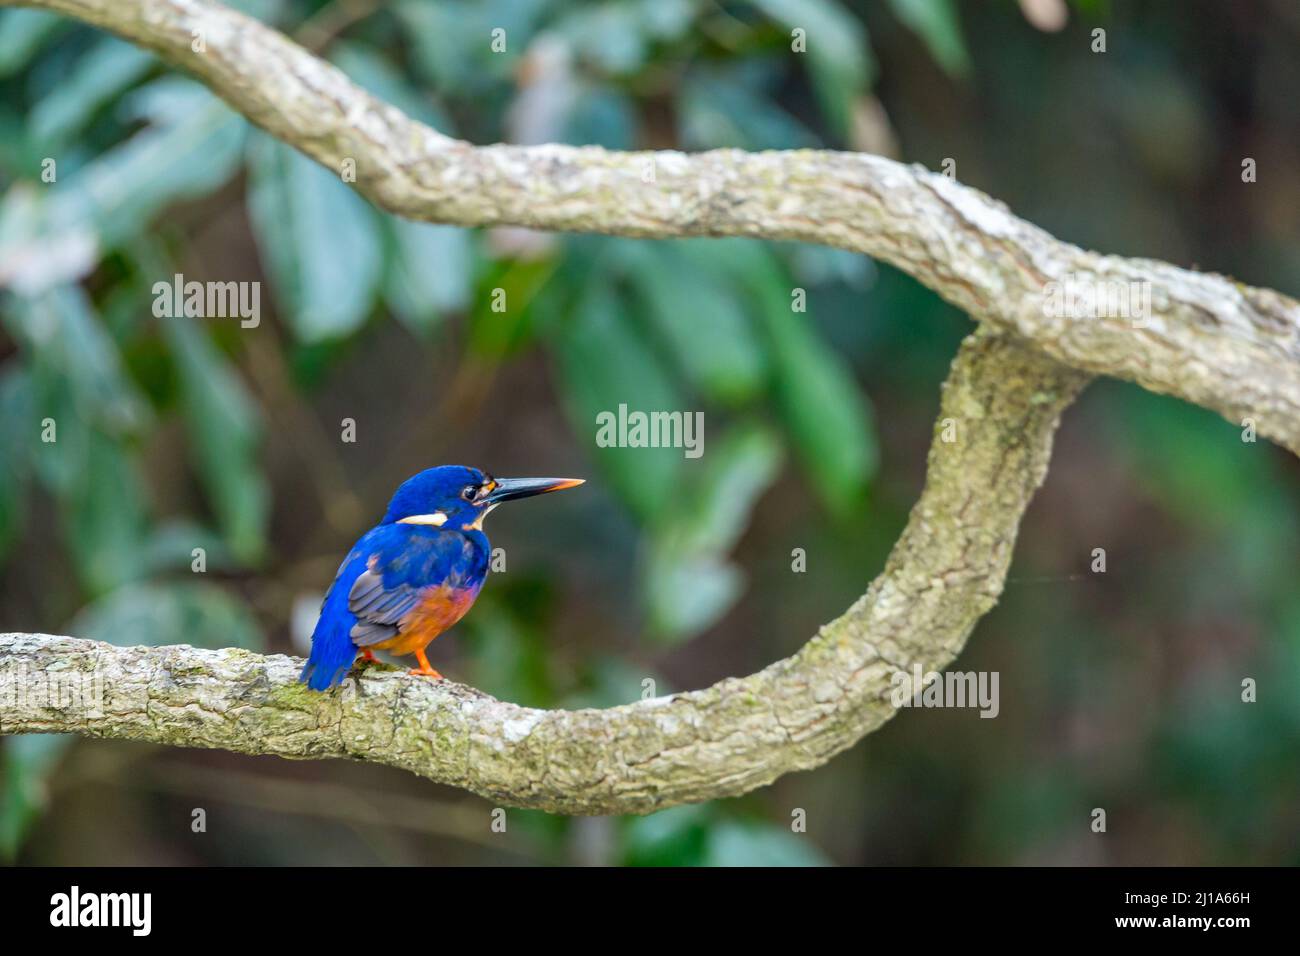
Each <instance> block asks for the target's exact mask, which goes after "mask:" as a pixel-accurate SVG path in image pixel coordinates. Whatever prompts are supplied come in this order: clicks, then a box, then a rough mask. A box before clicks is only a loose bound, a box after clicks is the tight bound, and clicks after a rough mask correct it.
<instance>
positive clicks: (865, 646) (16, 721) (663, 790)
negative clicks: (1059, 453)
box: [0, 334, 1086, 814]
mask: <svg viewBox="0 0 1300 956" xmlns="http://www.w3.org/2000/svg"><path fill="white" fill-rule="evenodd" d="M1085 379H1086V376H1084V375H1083V374H1082V373H1079V372H1076V371H1074V370H1071V369H1066V368H1064V367H1063V366H1061V365H1059V364H1058V363H1056V362H1055V361H1053V360H1051V359H1049V358H1047V357H1045V356H1043V355H1042V354H1041V353H1039V352H1038V351H1037V350H1035V349H1032V348H1030V347H1028V346H1027V345H1025V344H1024V343H1022V342H1019V341H1016V340H1013V339H1011V338H1009V337H1006V336H998V335H994V334H980V335H975V336H972V337H971V338H969V339H967V341H966V343H965V344H964V345H963V347H962V350H961V352H960V354H959V355H958V357H957V360H956V361H955V362H954V364H953V368H952V372H951V374H950V376H949V378H948V381H947V383H946V384H945V385H944V393H943V403H942V409H941V411H940V415H939V421H938V422H937V423H936V426H935V438H934V442H933V444H932V446H931V449H930V457H929V465H928V471H927V475H926V485H925V490H924V492H923V493H922V495H921V498H920V500H919V501H918V502H917V504H916V506H915V508H914V509H913V510H912V515H911V519H910V520H909V522H908V525H907V528H906V530H905V531H904V532H903V534H902V537H901V538H900V539H899V541H898V543H897V544H896V545H895V547H894V550H893V553H892V554H891V556H890V558H889V561H888V563H887V565H886V567H885V570H884V572H883V573H882V574H881V575H880V576H879V577H878V578H877V579H876V580H875V582H874V583H873V584H872V585H871V587H870V589H869V590H868V591H867V593H866V594H865V595H864V596H863V597H862V598H861V599H860V600H859V601H858V602H857V603H856V604H854V605H853V607H851V608H850V609H849V610H848V611H846V612H845V613H844V614H843V615H842V616H841V617H840V618H838V619H837V620H835V621H832V622H831V623H830V624H827V625H826V626H825V627H823V628H822V629H821V631H820V633H818V634H817V636H816V637H814V638H813V639H812V640H810V641H809V642H808V643H807V644H805V645H804V647H803V648H802V649H801V650H800V651H799V652H798V653H797V654H795V655H794V656H792V657H789V658H787V659H785V660H782V661H778V662H777V663H775V664H773V665H771V666H770V667H767V668H766V669H764V670H762V671H760V672H758V673H757V674H752V675H750V676H749V677H744V678H730V679H727V680H724V681H721V682H719V683H717V684H715V685H713V686H712V687H709V688H706V689H704V690H697V691H692V692H690V693H684V694H675V695H673V696H671V697H661V698H657V699H655V700H647V701H638V702H636V703H632V704H627V705H624V706H621V707H614V708H609V709H606V710H579V711H545V710H535V709H531V708H527V707H519V706H516V705H514V704H508V703H504V702H502V701H498V700H495V699H493V698H491V697H488V696H487V695H485V694H482V693H480V692H478V691H475V690H472V689H470V688H468V687H463V686H461V685H458V684H453V683H450V682H445V681H444V682H432V681H429V680H427V679H425V678H420V677H411V676H409V675H407V674H404V673H397V672H393V671H388V670H384V671H370V672H363V673H361V674H359V675H358V676H354V677H353V678H349V679H348V681H347V682H346V684H345V685H344V687H343V688H342V689H341V690H340V691H337V692H333V693H328V694H318V693H314V692H312V691H308V690H307V689H306V688H304V687H303V686H302V685H300V684H298V683H296V678H297V674H298V670H299V668H300V667H301V666H302V662H301V661H300V660H296V659H294V658H289V657H284V656H280V655H273V656H267V657H264V656H261V655H258V654H253V653H251V652H248V651H244V650H233V649H232V650H223V651H209V650H197V649H195V648H192V647H183V646H182V647H163V648H148V647H117V646H114V645H110V644H102V643H96V642H92V641H84V640H78V639H75V638H70V637H50V636H47V635H40V634H6V635H2V636H0V734H12V733H43V732H52V731H71V732H74V733H80V734H85V735H87V736H92V737H122V738H129V739H133V740H150V741H155V742H158V743H164V744H172V745H175V746H181V747H215V748H221V749H224V750H233V751H237V752H240V753H250V754H276V755H278V756H281V757H290V758H321V757H352V758H355V759H359V760H370V761H374V762H377V763H385V764H390V765H392V766H395V767H401V768H404V769H406V770H410V771H412V772H414V773H418V774H421V775H423V776H425V777H428V778H429V779H431V780H436V781H438V782H439V783H446V784H451V785H453V786H457V787H463V788H464V789H466V790H470V791H473V792H474V793H478V794H481V795H482V796H484V797H487V798H489V799H492V800H497V801H499V802H501V803H506V804H510V805H514V806H527V807H538V808H541V809H544V810H551V811H554V812H560V813H575V814H578V813H582V814H594V813H645V812H649V811H651V810H656V809H659V808H662V807H667V806H672V805H674V804H679V803H686V802H693V801H699V800H707V799H711V798H715V797H725V796H730V795H734V794H739V793H743V792H745V791H747V790H751V789H753V788H755V787H759V786H762V785H764V784H767V783H770V782H771V781H773V780H775V779H776V778H777V777H779V776H781V775H782V774H785V773H788V772H790V771H792V770H804V769H807V768H810V767H815V766H817V765H819V764H821V763H824V762H825V761H826V760H828V759H830V757H831V756H832V755H834V754H836V753H838V752H839V751H841V750H843V749H845V748H846V747H849V746H851V745H852V744H853V743H854V742H856V741H857V740H859V739H860V738H861V737H862V736H863V735H864V734H867V733H870V732H871V731H872V730H874V729H876V728H877V727H879V726H880V725H881V724H882V723H884V722H885V721H886V720H888V719H889V718H890V717H891V716H893V714H894V707H893V705H892V703H891V701H890V692H891V680H892V678H893V675H894V674H895V673H896V672H897V671H899V670H903V671H905V672H908V673H910V672H911V668H912V666H913V665H914V664H919V665H920V666H921V668H922V670H924V671H929V670H938V669H941V668H943V667H945V666H946V665H947V664H948V663H949V662H950V661H952V659H953V658H954V657H955V656H956V655H957V653H958V652H959V651H960V650H961V648H962V645H963V644H964V643H965V641H966V637H967V635H968V634H969V633H970V631H971V629H972V628H973V627H974V626H975V622H976V621H977V620H979V618H980V617H981V616H982V615H983V614H984V613H985V612H986V611H988V610H989V609H990V608H991V607H993V605H994V604H995V603H996V602H997V597H998V594H999V593H1000V592H1001V590H1002V583H1003V579H1004V577H1005V575H1006V570H1007V566H1008V565H1009V563H1010V561H1011V551H1012V547H1013V546H1014V543H1015V538H1016V530H1017V528H1018V527H1019V524H1020V519H1021V516H1022V515H1023V513H1024V510H1025V507H1026V505H1028V503H1029V500H1030V498H1031V497H1032V495H1033V493H1034V491H1035V489H1037V487H1038V485H1039V484H1040V483H1041V481H1042V478H1043V475H1044V474H1045V473H1046V470H1047V462H1048V457H1049V455H1050V452H1051V444H1052V435H1053V433H1054V432H1055V429H1056V424H1057V420H1058V417H1059V415H1060V413H1061V411H1062V410H1063V409H1064V408H1065V406H1067V405H1068V404H1069V403H1070V402H1071V401H1072V400H1073V399H1074V397H1075V395H1076V394H1077V393H1078V391H1079V389H1080V388H1081V387H1082V385H1083V384H1084V381H1085ZM945 420H951V425H949V426H947V427H948V428H949V429H950V430H949V432H948V435H947V437H955V440H954V441H950V442H948V441H944V440H943V438H944V437H945V435H944V429H945V424H944V422H945ZM951 429H955V435H953V434H952V432H951ZM122 639H123V641H128V640H130V635H128V634H124V635H122ZM92 680H98V681H99V685H98V686H100V687H102V691H103V696H102V712H100V710H99V709H97V705H96V704H95V697H94V695H92V694H84V695H80V696H78V695H69V694H66V693H53V692H50V691H49V690H48V688H49V687H52V686H56V685H57V686H60V687H65V688H66V687H68V686H73V687H78V686H86V682H87V681H92Z"/></svg>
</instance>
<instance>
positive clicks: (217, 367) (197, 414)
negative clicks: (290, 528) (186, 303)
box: [162, 318, 269, 562]
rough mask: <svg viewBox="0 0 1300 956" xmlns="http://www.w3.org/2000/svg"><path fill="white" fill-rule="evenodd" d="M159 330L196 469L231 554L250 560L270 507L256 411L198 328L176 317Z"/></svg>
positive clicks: (262, 541) (257, 553)
mask: <svg viewBox="0 0 1300 956" xmlns="http://www.w3.org/2000/svg"><path fill="white" fill-rule="evenodd" d="M162 327H163V329H164V332H165V335H166V338H167V342H168V346H169V347H170V349H171V353H172V356H173V359H174V360H175V362H176V366H177V370H178V372H179V379H180V386H181V394H182V397H183V401H184V407H185V417H186V419H187V421H188V423H189V428H188V430H187V434H188V436H189V438H190V444H191V449H192V452H193V455H194V465H195V470H196V471H197V472H198V475H199V479H200V480H201V481H202V482H203V485H204V487H205V488H206V489H207V492H208V497H209V498H210V499H211V501H212V504H213V508H214V510H215V511H216V515H217V519H218V522H219V524H220V526H221V529H222V532H223V534H224V535H225V539H226V542H227V543H228V544H229V546H230V550H231V553H232V554H233V555H234V556H235V557H236V558H237V559H238V560H240V561H246V562H251V561H255V560H256V559H257V558H258V557H259V556H260V555H261V553H262V549H263V547H264V545H265V532H266V519H267V507H268V503H269V494H268V491H267V486H266V480H265V479H264V478H263V476H262V473H261V471H260V469H259V468H258V466H257V440H258V420H257V411H256V408H255V406H254V405H253V402H252V400H251V399H250V398H249V396H248V394H247V392H246V391H245V390H244V386H243V383H242V382H240V380H239V378H238V377H237V376H235V375H234V374H233V372H232V371H231V370H230V368H229V367H228V365H227V364H226V362H225V360H224V359H223V358H222V357H221V355H220V354H219V353H218V352H217V350H216V349H215V348H213V346H212V343H211V342H210V341H209V340H208V338H207V336H206V335H204V334H203V332H202V330H201V329H200V327H199V326H197V325H196V324H194V323H193V322H191V321H190V320H188V319H185V318H179V319H171V320H164V321H163V322H162Z"/></svg>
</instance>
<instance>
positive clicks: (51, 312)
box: [4, 287, 151, 494]
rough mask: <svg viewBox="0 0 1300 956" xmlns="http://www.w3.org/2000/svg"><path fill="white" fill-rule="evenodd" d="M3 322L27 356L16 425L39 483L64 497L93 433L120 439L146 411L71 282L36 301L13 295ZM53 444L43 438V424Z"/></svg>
mask: <svg viewBox="0 0 1300 956" xmlns="http://www.w3.org/2000/svg"><path fill="white" fill-rule="evenodd" d="M4 321H5V324H6V326H7V327H8V328H9V329H10V331H11V332H12V333H13V335H14V337H15V339H17V340H18V341H19V343H20V344H21V346H22V348H23V351H24V353H26V355H27V356H28V359H27V362H28V366H29V368H30V371H31V387H32V400H31V401H32V414H31V416H30V417H29V418H28V419H27V420H26V421H25V422H22V423H21V428H22V434H23V435H24V436H25V438H24V439H23V440H24V441H26V442H28V443H29V445H28V447H29V448H31V450H32V454H31V459H32V461H33V463H34V465H35V468H36V472H37V474H38V475H39V476H40V478H41V480H42V481H43V482H44V483H45V484H46V485H47V486H48V487H50V488H51V489H52V490H54V491H55V492H56V493H59V494H63V493H66V492H67V490H68V489H69V488H70V487H71V486H72V485H74V484H75V483H76V482H78V481H84V480H85V475H86V472H87V469H88V468H89V452H88V450H87V446H88V442H89V436H90V434H91V433H92V431H95V432H99V433H100V434H102V435H106V436H118V437H125V436H130V435H134V434H136V433H138V432H140V431H142V430H143V428H144V427H145V425H146V424H147V423H148V422H149V420H150V418H151V414H150V411H149V407H148V405H147V404H146V403H145V401H144V399H143V398H142V397H141V396H140V394H139V392H138V390H137V389H136V387H135V385H134V383H133V382H132V381H131V380H130V379H129V377H128V376H127V374H126V370H125V368H124V367H123V364H122V360H121V355H120V353H119V352H118V348H117V344H116V343H115V342H114V341H113V339H112V338H111V337H110V336H109V335H108V334H107V332H106V331H105V330H104V328H103V325H102V324H101V323H100V321H99V320H98V318H97V317H96V316H95V315H94V314H93V313H92V311H91V306H90V302H89V300H88V299H87V298H86V296H85V294H84V293H83V292H82V291H81V290H80V289H79V288H76V287H60V288H56V289H54V290H52V291H50V292H47V293H45V294H44V295H42V296H41V297H39V298H38V299H35V300H32V301H27V300H22V299H16V300H13V301H12V305H11V307H10V308H9V309H7V310H6V311H5V313H4ZM45 419H50V420H51V421H52V424H53V429H52V437H53V438H54V441H51V442H45V441H43V440H42V438H43V437H44V435H43V432H44V424H43V423H44V421H45Z"/></svg>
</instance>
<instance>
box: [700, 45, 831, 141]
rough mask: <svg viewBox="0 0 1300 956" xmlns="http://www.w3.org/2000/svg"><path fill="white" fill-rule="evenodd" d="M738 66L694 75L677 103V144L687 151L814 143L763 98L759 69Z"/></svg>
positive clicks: (804, 129) (803, 129)
mask: <svg viewBox="0 0 1300 956" xmlns="http://www.w3.org/2000/svg"><path fill="white" fill-rule="evenodd" d="M763 66H766V64H757V63H749V62H742V63H739V64H725V65H722V66H709V67H708V68H706V69H697V70H693V71H692V72H691V74H690V75H689V76H688V78H687V80H686V82H685V83H684V84H683V88H682V92H681V96H680V98H679V103H678V111H679V114H680V117H681V118H680V126H681V137H682V143H683V145H684V146H685V147H687V148H689V149H719V148H722V147H729V146H730V147H735V148H737V149H802V148H809V147H815V146H817V145H819V144H818V141H817V137H815V136H814V135H813V134H812V132H811V131H810V130H809V129H808V128H807V127H806V126H804V125H803V124H802V123H800V122H799V121H798V120H797V119H795V118H794V117H793V116H791V115H790V114H789V113H787V112H786V111H785V110H784V109H782V108H781V107H780V106H778V105H777V104H776V103H775V102H773V101H772V100H771V99H770V98H769V96H768V95H766V94H765V92H764V87H765V86H766V85H767V82H766V77H765V76H764V75H762V73H761V72H759V69H757V68H759V67H763Z"/></svg>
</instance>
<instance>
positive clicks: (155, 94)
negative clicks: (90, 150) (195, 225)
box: [0, 78, 247, 296]
mask: <svg viewBox="0 0 1300 956" xmlns="http://www.w3.org/2000/svg"><path fill="white" fill-rule="evenodd" d="M131 103H132V104H133V105H134V109H135V110H136V112H137V113H138V114H139V115H140V116H142V117H143V118H146V119H150V120H152V122H151V125H149V126H146V127H145V128H144V129H143V130H141V131H140V132H138V133H136V134H135V135H134V136H132V137H131V138H130V139H128V140H127V141H126V142H124V143H122V144H120V145H118V146H115V147H113V148H112V149H110V150H108V151H107V152H105V153H103V154H102V155H100V156H99V157H97V158H96V159H94V160H93V161H91V162H90V163H88V164H87V165H85V166H83V167H81V168H80V169H78V170H75V171H74V172H70V173H62V172H61V175H60V178H59V181H58V183H57V184H56V185H54V186H53V187H52V188H51V187H44V188H43V189H42V190H39V191H35V192H33V191H23V190H20V189H17V188H15V189H11V190H10V191H9V193H8V194H6V195H5V197H4V200H3V203H0V284H5V285H9V286H12V287H13V288H15V289H16V290H18V291H20V292H21V293H22V294H24V295H26V296H36V295H39V294H40V293H41V292H43V291H45V290H47V289H49V288H52V287H54V286H57V285H60V284H66V283H69V282H73V281H76V280H78V279H80V278H82V277H83V276H84V275H86V274H87V273H88V272H89V271H90V270H91V269H93V268H94V266H95V264H96V262H97V261H98V259H99V256H100V255H102V253H103V251H104V250H106V249H111V248H116V247H119V246H120V245H122V244H124V243H125V242H127V241H128V240H130V239H132V238H134V237H136V236H138V235H140V234H141V233H142V232H145V231H146V230H148V229H149V226H150V220H151V219H152V218H153V216H154V215H155V214H156V213H158V212H159V211H160V210H161V209H163V208H164V207H165V206H167V205H168V204H170V203H172V202H175V201H177V200H180V199H186V198H189V197H192V196H198V195H202V194H204V193H207V192H209V191H211V190H212V189H215V188H216V187H217V186H219V185H221V184H222V183H224V182H225V181H226V180H228V179H229V178H230V177H231V176H232V175H233V174H234V172H235V169H236V168H237V166H238V165H239V161H240V158H241V156H242V144H243V139H244V135H245V132H246V130H247V124H245V123H244V121H243V120H242V119H240V118H239V117H237V116H236V114H234V113H233V112H231V110H230V109H228V108H227V107H226V106H224V105H223V104H222V103H221V101H220V100H218V99H216V98H215V97H214V96H212V95H211V94H210V93H208V92H207V91H206V90H205V89H204V88H203V87H202V86H200V85H199V84H197V83H194V82H192V81H189V80H180V79H177V78H167V79H165V80H158V81H155V82H154V83H151V84H148V85H147V86H145V87H143V88H141V90H140V91H138V92H137V93H136V94H133V96H132V97H131ZM60 170H62V167H60ZM45 189H49V192H48V194H46V192H45Z"/></svg>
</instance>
